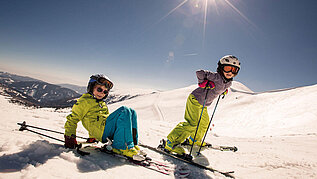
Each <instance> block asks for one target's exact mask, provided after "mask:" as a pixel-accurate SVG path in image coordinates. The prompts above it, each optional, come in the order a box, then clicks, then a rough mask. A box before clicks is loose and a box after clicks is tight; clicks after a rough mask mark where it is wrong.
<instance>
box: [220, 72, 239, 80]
mask: <svg viewBox="0 0 317 179" xmlns="http://www.w3.org/2000/svg"><path fill="white" fill-rule="evenodd" d="M223 75H224V76H225V77H226V78H227V79H231V78H233V77H235V76H236V75H235V74H233V73H232V72H231V71H230V72H225V71H224V72H223Z"/></svg>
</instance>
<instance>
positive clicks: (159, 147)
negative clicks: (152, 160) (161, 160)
mask: <svg viewBox="0 0 317 179" xmlns="http://www.w3.org/2000/svg"><path fill="white" fill-rule="evenodd" d="M139 146H141V147H145V148H148V149H150V150H152V151H155V152H158V153H160V154H163V155H166V156H169V157H171V158H174V159H177V160H179V161H182V162H185V163H188V164H190V165H193V166H196V167H198V168H201V169H205V170H209V171H211V172H213V173H215V172H216V173H220V174H222V175H224V176H226V177H230V178H235V177H234V176H233V175H231V174H232V173H234V171H229V172H222V171H219V170H216V169H214V168H211V167H207V166H204V165H200V164H198V163H196V162H193V161H191V160H189V159H188V158H184V157H182V156H180V155H175V154H172V153H167V152H165V151H164V147H163V146H162V144H161V145H159V146H158V147H157V148H155V147H151V146H148V145H145V144H141V143H139Z"/></svg>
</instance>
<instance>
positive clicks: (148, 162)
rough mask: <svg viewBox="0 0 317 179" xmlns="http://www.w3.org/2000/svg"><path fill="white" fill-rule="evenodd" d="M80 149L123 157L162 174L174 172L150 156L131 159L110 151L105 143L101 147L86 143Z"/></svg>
mask: <svg viewBox="0 0 317 179" xmlns="http://www.w3.org/2000/svg"><path fill="white" fill-rule="evenodd" d="M81 149H83V150H85V149H88V150H89V149H93V150H96V151H99V152H102V153H105V154H108V155H111V156H113V157H116V158H120V159H124V160H125V161H127V162H129V163H131V164H134V165H138V166H142V167H144V168H147V169H150V170H153V171H156V172H159V173H162V174H164V175H170V174H171V173H173V172H174V169H173V168H172V167H171V166H168V165H166V164H164V163H161V162H159V161H154V160H152V158H150V157H145V159H144V160H141V161H139V160H135V159H133V158H131V157H127V156H124V155H120V154H117V153H114V152H112V150H108V149H107V146H106V145H105V146H103V147H100V146H93V145H87V146H84V147H82V148H81ZM83 150H81V152H86V150H85V151H83ZM86 153H89V152H86Z"/></svg>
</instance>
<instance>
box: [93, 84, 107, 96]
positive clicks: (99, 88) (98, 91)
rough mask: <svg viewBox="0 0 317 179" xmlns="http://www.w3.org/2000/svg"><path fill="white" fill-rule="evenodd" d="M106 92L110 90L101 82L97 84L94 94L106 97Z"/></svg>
mask: <svg viewBox="0 0 317 179" xmlns="http://www.w3.org/2000/svg"><path fill="white" fill-rule="evenodd" d="M105 92H106V93H107V92H108V89H107V88H106V87H105V86H103V85H99V84H96V85H95V87H94V90H93V94H94V96H95V97H96V98H97V99H102V98H104V97H105V96H106V94H105Z"/></svg>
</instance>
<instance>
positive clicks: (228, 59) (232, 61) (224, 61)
mask: <svg viewBox="0 0 317 179" xmlns="http://www.w3.org/2000/svg"><path fill="white" fill-rule="evenodd" d="M240 64H241V63H240V62H239V60H238V58H237V57H235V56H233V55H226V56H224V57H222V58H221V59H220V60H219V62H218V65H230V66H235V67H238V68H239V69H240Z"/></svg>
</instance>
